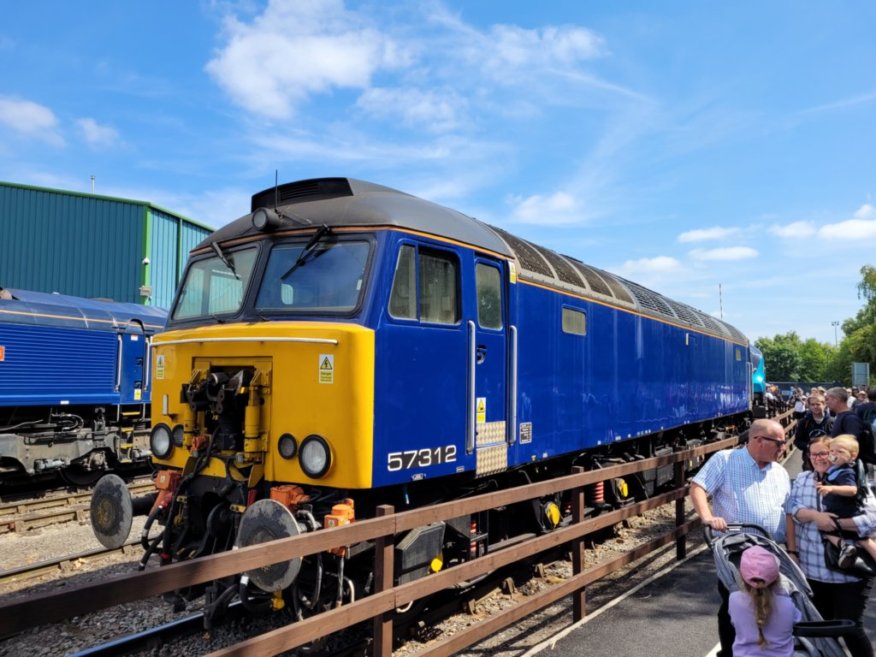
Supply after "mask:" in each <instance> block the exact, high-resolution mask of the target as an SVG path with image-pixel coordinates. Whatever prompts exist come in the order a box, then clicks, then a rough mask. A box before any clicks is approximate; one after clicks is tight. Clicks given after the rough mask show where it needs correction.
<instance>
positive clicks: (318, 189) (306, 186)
mask: <svg viewBox="0 0 876 657" xmlns="http://www.w3.org/2000/svg"><path fill="white" fill-rule="evenodd" d="M352 195H353V189H352V188H351V187H350V182H349V181H348V180H347V179H346V178H314V179H312V180H301V181H299V182H294V183H286V184H285V185H278V186H277V187H276V188H275V187H270V188H268V189H265V190H263V191H261V192H259V193H257V194H254V195H253V197H252V203H251V211H252V210H256V209H257V208H273V207H275V206H281V205H290V204H292V203H301V202H303V201H321V200H324V199H327V198H337V197H340V196H352Z"/></svg>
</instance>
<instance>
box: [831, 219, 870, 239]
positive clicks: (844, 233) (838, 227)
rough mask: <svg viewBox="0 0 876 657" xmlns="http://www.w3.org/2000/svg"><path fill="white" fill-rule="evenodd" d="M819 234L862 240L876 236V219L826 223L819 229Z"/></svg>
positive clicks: (832, 237) (835, 237) (833, 237)
mask: <svg viewBox="0 0 876 657" xmlns="http://www.w3.org/2000/svg"><path fill="white" fill-rule="evenodd" d="M818 236H819V237H822V238H824V239H828V240H845V241H852V240H855V241H860V240H869V239H873V238H874V237H876V221H874V220H867V219H847V220H846V221H840V222H839V223H835V224H826V225H824V226H822V227H821V228H819V229H818Z"/></svg>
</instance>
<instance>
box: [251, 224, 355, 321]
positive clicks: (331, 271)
mask: <svg viewBox="0 0 876 657" xmlns="http://www.w3.org/2000/svg"><path fill="white" fill-rule="evenodd" d="M370 251H371V245H370V243H369V242H364V241H339V242H320V243H317V244H314V245H312V246H311V247H310V249H307V245H306V244H304V243H302V242H295V243H290V244H278V245H277V246H275V247H274V248H273V249H272V250H271V256H270V258H269V259H268V264H267V267H266V268H265V274H264V276H263V278H262V283H261V287H260V288H259V294H258V298H257V299H256V309H257V310H261V311H300V312H328V313H350V312H352V311H354V310H355V309H356V307H357V306H358V305H359V300H360V298H361V295H362V290H363V288H364V282H365V269H366V265H367V264H368V256H369V253H370Z"/></svg>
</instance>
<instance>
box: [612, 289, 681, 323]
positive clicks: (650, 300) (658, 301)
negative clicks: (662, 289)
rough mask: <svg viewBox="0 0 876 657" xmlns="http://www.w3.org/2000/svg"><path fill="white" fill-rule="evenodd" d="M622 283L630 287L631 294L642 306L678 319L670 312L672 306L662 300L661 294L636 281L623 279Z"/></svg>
mask: <svg viewBox="0 0 876 657" xmlns="http://www.w3.org/2000/svg"><path fill="white" fill-rule="evenodd" d="M624 283H626V285H627V287H628V288H630V290H631V291H632V293H633V296H635V297H636V299H637V300H638V302H639V305H640V306H641V307H642V308H647V309H648V310H650V311H651V312H654V313H657V314H658V315H664V316H666V317H672V318H673V319H678V318H677V316H676V314H675V313H674V312H672V308H670V307H669V304H667V303H666V302H665V301H664V300H663V297H662V296H660V295H659V294H657V293H656V292H654V291H652V290H649V289H648V288H646V287H642V286H641V285H639V284H638V283H633V282H632V281H624Z"/></svg>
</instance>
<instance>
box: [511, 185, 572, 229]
mask: <svg viewBox="0 0 876 657" xmlns="http://www.w3.org/2000/svg"><path fill="white" fill-rule="evenodd" d="M509 203H511V204H512V205H513V206H515V207H514V208H513V209H512V211H511V215H512V217H513V218H514V220H515V221H516V222H518V223H531V224H546V225H558V224H568V223H574V222H576V221H581V220H582V218H583V217H582V216H581V214H580V213H578V212H577V210H578V209H579V205H578V202H577V201H576V200H575V197H574V196H572V195H571V194H569V193H567V192H555V193H553V194H551V195H550V196H542V195H541V194H534V195H532V196H527V197H526V198H523V197H521V196H512V197H510V198H509Z"/></svg>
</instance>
